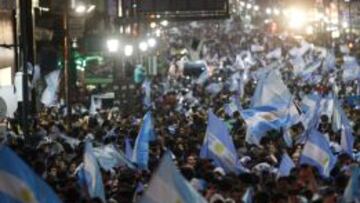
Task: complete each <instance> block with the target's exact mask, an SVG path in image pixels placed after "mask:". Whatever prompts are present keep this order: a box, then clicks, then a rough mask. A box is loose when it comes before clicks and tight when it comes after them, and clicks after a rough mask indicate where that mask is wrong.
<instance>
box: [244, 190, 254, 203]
mask: <svg viewBox="0 0 360 203" xmlns="http://www.w3.org/2000/svg"><path fill="white" fill-rule="evenodd" d="M253 196H254V189H253V188H252V187H249V188H247V189H246V192H245V193H244V195H243V196H242V198H241V200H242V202H243V203H252V202H253Z"/></svg>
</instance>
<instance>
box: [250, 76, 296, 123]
mask: <svg viewBox="0 0 360 203" xmlns="http://www.w3.org/2000/svg"><path fill="white" fill-rule="evenodd" d="M263 106H271V107H274V108H277V109H279V110H283V111H282V112H284V113H286V114H287V115H290V117H291V120H292V121H293V122H295V121H296V120H297V119H298V118H299V111H298V109H297V107H296V105H295V103H294V101H293V96H292V94H291V93H290V91H289V90H288V88H287V87H286V85H285V84H284V82H283V80H282V78H281V74H280V72H279V70H272V71H270V72H268V73H266V74H264V75H263V76H262V78H261V79H260V82H259V84H258V85H257V87H256V89H255V94H254V96H253V98H252V101H251V107H253V108H254V107H263Z"/></svg>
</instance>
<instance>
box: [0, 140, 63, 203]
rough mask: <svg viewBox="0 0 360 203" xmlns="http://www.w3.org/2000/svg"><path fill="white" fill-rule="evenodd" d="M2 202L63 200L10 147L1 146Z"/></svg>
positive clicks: (53, 201) (0, 199)
mask: <svg viewBox="0 0 360 203" xmlns="http://www.w3.org/2000/svg"><path fill="white" fill-rule="evenodd" d="M0 202H7V203H12V202H13V203H19V202H20V203H60V202H61V200H60V199H59V198H58V197H57V195H56V194H55V192H54V191H53V190H52V189H51V188H50V186H48V185H47V184H46V183H45V181H44V180H42V179H41V178H40V177H39V176H37V175H36V174H35V173H34V172H33V171H32V170H31V168H30V167H29V166H27V165H26V164H25V162H24V161H22V160H21V159H20V157H18V156H17V155H16V154H15V153H14V152H13V151H12V150H11V149H10V148H8V147H6V146H1V147H0Z"/></svg>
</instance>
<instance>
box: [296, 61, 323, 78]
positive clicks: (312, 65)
mask: <svg viewBox="0 0 360 203" xmlns="http://www.w3.org/2000/svg"><path fill="white" fill-rule="evenodd" d="M321 64H322V60H316V61H313V62H311V63H309V64H307V65H306V66H305V68H304V69H303V70H301V72H300V75H301V76H302V77H305V76H308V75H310V74H311V73H313V72H315V71H316V70H317V69H319V68H320V66H321Z"/></svg>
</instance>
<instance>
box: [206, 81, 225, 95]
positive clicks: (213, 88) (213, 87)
mask: <svg viewBox="0 0 360 203" xmlns="http://www.w3.org/2000/svg"><path fill="white" fill-rule="evenodd" d="M222 89H223V85H222V84H221V83H211V84H210V85H208V86H207V87H206V91H207V92H209V93H210V94H211V95H212V96H216V95H217V94H219V93H220V92H221V90H222Z"/></svg>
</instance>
